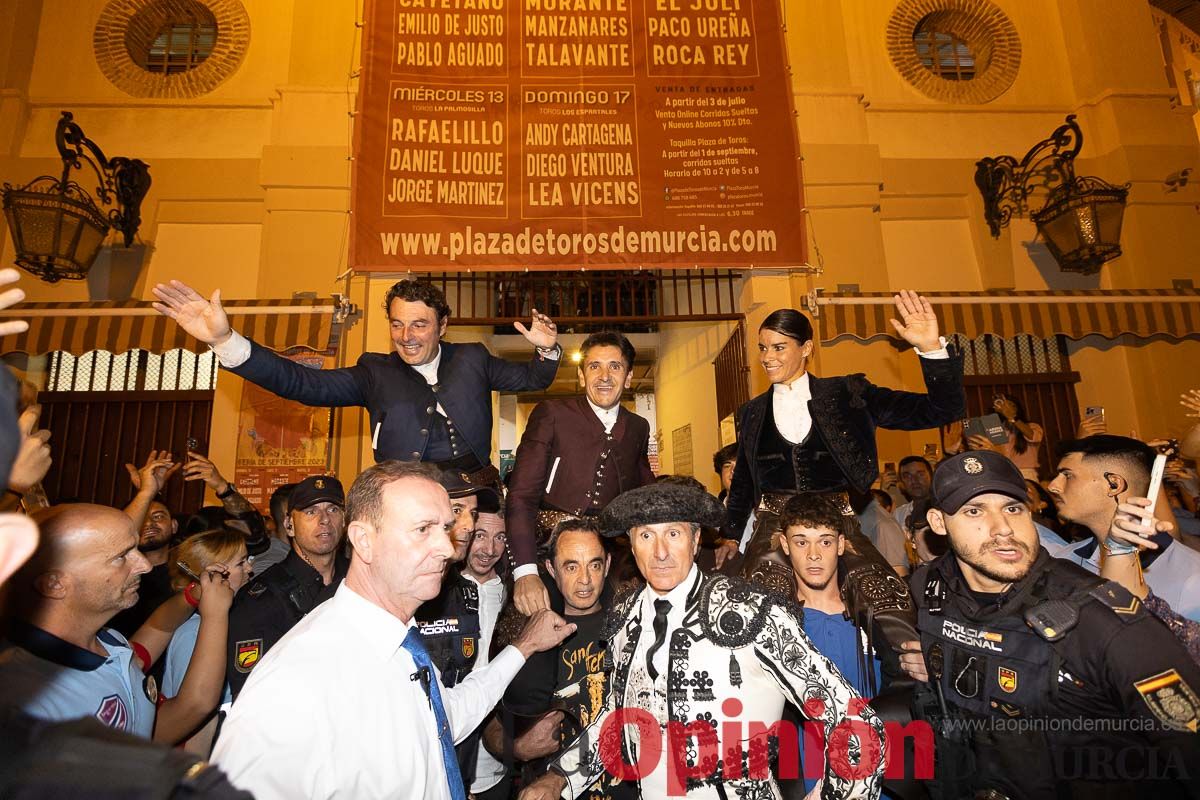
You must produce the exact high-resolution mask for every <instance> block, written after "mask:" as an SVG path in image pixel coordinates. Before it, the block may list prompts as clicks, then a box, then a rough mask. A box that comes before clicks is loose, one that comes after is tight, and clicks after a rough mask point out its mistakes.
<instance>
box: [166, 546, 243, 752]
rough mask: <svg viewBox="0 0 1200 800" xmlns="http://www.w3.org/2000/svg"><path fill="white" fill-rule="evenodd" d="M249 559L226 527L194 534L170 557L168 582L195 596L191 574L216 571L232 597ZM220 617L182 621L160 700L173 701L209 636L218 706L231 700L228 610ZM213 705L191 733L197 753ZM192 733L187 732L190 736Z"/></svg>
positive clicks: (205, 739) (208, 733)
mask: <svg viewBox="0 0 1200 800" xmlns="http://www.w3.org/2000/svg"><path fill="white" fill-rule="evenodd" d="M253 562H254V559H253V558H252V557H251V556H250V555H248V554H247V552H246V537H245V536H244V535H243V534H242V533H240V532H239V531H235V530H230V529H228V528H219V529H216V530H210V531H204V532H203V533H197V534H194V535H193V536H190V537H188V538H187V539H185V540H184V541H183V542H182V543H181V544H180V545H179V546H178V547H177V548H175V550H174V552H172V554H171V560H170V571H171V584H172V586H173V587H174V588H175V589H176V591H181V592H183V593H184V595H185V597H194V596H195V594H196V593H197V589H198V586H197V585H196V580H195V577H194V576H196V575H203V574H204V573H205V572H213V571H216V572H220V573H222V574H227V575H228V582H229V588H230V589H232V590H233V593H234V594H236V593H237V592H238V590H240V589H241V588H242V587H243V586H245V585H246V583H247V581H249V580H250V577H251V576H252V575H253V574H254V573H253V569H252V565H253ZM216 616H218V617H220V619H209V618H208V617H207V616H204V615H200V614H197V615H193V616H192V617H191V618H190V619H188V621H187V622H185V623H183V625H181V626H180V627H179V629H178V630H177V631H176V632H175V636H174V637H173V638H172V639H171V645H170V647H169V648H168V649H167V656H166V666H165V669H164V671H163V685H162V693H163V696H164V697H175V696H176V695H178V694H180V692H181V691H182V690H183V686H184V683H185V681H186V679H187V678H189V677H190V673H189V667H190V666H191V662H192V655H193V653H194V652H195V650H196V645H197V641H198V640H199V638H200V637H202V636H203V637H212V639H213V640H214V641H219V643H220V648H219V649H220V651H221V654H222V660H221V670H220V675H221V684H222V689H221V698H220V704H222V705H223V704H225V703H228V702H229V701H230V699H231V698H230V695H229V687H228V686H226V685H225V681H224V674H225V670H224V666H225V663H226V660H227V656H226V653H225V648H226V647H227V635H228V633H227V632H228V620H229V608H228V607H226V608H225V610H224V614H217V615H216ZM216 709H217V705H216V704H214V705H213V706H212V707H211V708H208V709H205V710H204V720H205V722H206V724H205V725H204V726H203V727H202V728H200V730H198V731H196V732H195V733H194V735H191V737H190V739H189V740H188V742H187V745H186V746H187V748H188V749H189V750H192V751H193V752H196V753H198V754H200V755H204V756H207V755H208V751H209V750H210V749H211V745H212V735H213V729H214V728H215V725H214V722H215V716H214V715H213V712H214V711H216ZM191 733H192V732H189V734H191Z"/></svg>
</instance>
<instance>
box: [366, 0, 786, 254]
mask: <svg viewBox="0 0 1200 800" xmlns="http://www.w3.org/2000/svg"><path fill="white" fill-rule="evenodd" d="M353 163H354V171H353V190H352V201H351V202H352V211H351V213H352V214H353V222H352V226H351V231H352V234H351V251H350V263H351V265H352V266H354V267H355V268H356V269H358V270H361V271H390V272H403V271H406V270H410V269H449V270H456V269H510V268H514V267H516V268H531V269H536V268H546V269H561V268H563V267H575V266H577V267H597V268H600V267H606V266H608V267H629V266H645V267H693V266H726V267H749V266H784V267H786V266H797V265H801V264H804V263H805V262H806V251H805V235H804V226H803V223H802V218H801V213H800V209H801V208H802V206H803V203H802V194H801V185H800V171H799V161H798V158H797V147H796V135H795V126H794V123H793V111H792V102H791V84H790V79H789V76H788V70H787V65H786V59H785V53H784V41H783V30H782V25H781V20H780V9H779V5H778V2H777V0H368V2H367V6H366V20H365V27H364V30H363V70H362V76H361V82H360V86H359V98H358V113H357V116H356V133H355V155H354V162H353Z"/></svg>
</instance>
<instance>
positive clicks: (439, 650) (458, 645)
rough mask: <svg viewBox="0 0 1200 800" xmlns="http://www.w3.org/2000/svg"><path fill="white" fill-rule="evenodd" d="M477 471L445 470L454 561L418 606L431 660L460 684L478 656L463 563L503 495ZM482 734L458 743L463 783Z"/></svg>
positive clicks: (446, 681)
mask: <svg viewBox="0 0 1200 800" xmlns="http://www.w3.org/2000/svg"><path fill="white" fill-rule="evenodd" d="M474 477H475V476H474V475H472V474H470V473H466V472H462V471H459V470H443V472H442V474H441V478H440V482H441V484H442V488H443V489H445V490H446V493H447V494H448V495H450V509H451V510H452V511H453V512H454V527H453V528H452V529H451V531H450V538H451V539H452V540H453V541H454V563H452V564H451V565H450V566H449V567H448V573H447V575H446V578H445V580H443V581H442V590H441V592H439V593H438V596H437V597H435V598H433V599H432V600H427V601H426V602H425V603H422V604H421V607H420V608H418V609H417V614H416V617H415V619H416V623H417V627H418V628H419V629H420V631H421V635H422V637H423V638H424V640H425V648H426V649H427V650H428V651H429V660H430V661H432V662H433V665H434V666H435V667H437V669H438V672H439V673H440V674H441V676H442V685H443V686H446V687H451V686H456V685H457V684H458V683H459V682H460V681H462V680H463V678H465V677H467V675H468V674H469V673H470V672H471V670H472V669H473V668H474V667H475V660H476V659H477V658H478V657H479V636H480V626H479V586H478V584H476V583H475V582H474V581H472V580H470V579H468V578H466V577H464V576H463V574H462V571H461V564H462V562H463V561H464V560H465V559H466V557H467V551H468V550H469V549H470V545H471V538H472V537H473V536H474V535H475V526H476V523H477V522H478V521H479V512H480V511H487V512H493V513H494V512H496V511H499V509H500V496H499V494H497V493H496V491H495V490H494V489H493V488H492V486H491V485H490V484H475V483H471V480H472V479H473V478H474ZM479 734H480V731H476V732H475V733H473V734H472V735H471V736H469V737H467V738H466V739H464V740H463V741H461V742H459V744H458V746H457V747H456V748H455V750H456V752H457V754H458V763H459V769H460V771H461V772H462V776H463V783H464V784H465V785H466V786H470V785H471V781H472V780H474V776H475V760H476V754H477V753H478V752H479Z"/></svg>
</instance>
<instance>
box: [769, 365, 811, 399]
mask: <svg viewBox="0 0 1200 800" xmlns="http://www.w3.org/2000/svg"><path fill="white" fill-rule="evenodd" d="M771 388H772V391H774V392H775V393H776V394H782V395H786V396H789V397H809V396H811V395H812V392H811V391H810V390H809V388H808V371H807V370H805V371H804V372H802V373H800V377H798V378H793V379H792V382H791V383H776V384H775V385H774V386H772V387H771Z"/></svg>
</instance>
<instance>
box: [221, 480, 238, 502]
mask: <svg viewBox="0 0 1200 800" xmlns="http://www.w3.org/2000/svg"><path fill="white" fill-rule="evenodd" d="M235 494H237V487H236V486H234V485H233V481H226V482H225V491H223V492H217V499H218V500H224V499H225V498H226V497H230V496H232V495H235Z"/></svg>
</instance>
